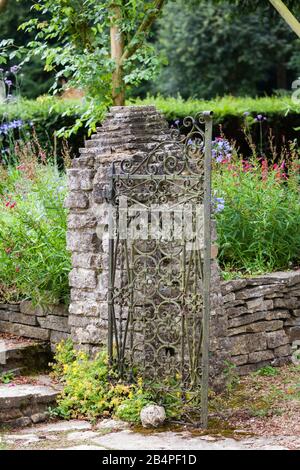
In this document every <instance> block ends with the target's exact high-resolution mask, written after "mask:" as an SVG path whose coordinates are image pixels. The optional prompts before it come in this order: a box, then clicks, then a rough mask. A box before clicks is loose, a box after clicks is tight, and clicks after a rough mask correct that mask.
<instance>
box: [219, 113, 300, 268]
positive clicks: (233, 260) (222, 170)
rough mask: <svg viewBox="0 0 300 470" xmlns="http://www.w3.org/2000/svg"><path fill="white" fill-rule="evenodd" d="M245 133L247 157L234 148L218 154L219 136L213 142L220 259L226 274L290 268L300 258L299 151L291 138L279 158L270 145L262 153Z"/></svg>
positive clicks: (221, 140)
mask: <svg viewBox="0 0 300 470" xmlns="http://www.w3.org/2000/svg"><path fill="white" fill-rule="evenodd" d="M259 119H263V118H262V117H260V116H259ZM247 136H248V137H247V138H248V140H249V145H250V147H251V149H252V156H251V158H250V159H248V160H245V159H243V157H242V156H240V155H238V152H237V150H236V149H235V148H234V147H233V148H232V149H231V152H230V151H228V149H227V154H226V155H225V154H223V156H222V151H223V150H222V149H223V148H226V145H224V137H220V138H219V139H217V140H216V141H215V142H214V156H215V168H214V188H215V191H216V195H217V196H218V197H219V198H222V201H223V203H222V204H221V210H220V211H219V212H217V214H216V219H217V229H218V237H219V246H220V252H219V261H220V264H221V266H222V268H223V270H224V271H225V272H226V276H227V277H228V276H229V277H231V276H235V275H236V274H235V273H236V272H239V274H242V275H251V274H259V273H264V272H271V271H276V270H281V269H290V268H292V267H293V266H297V265H298V263H299V261H300V200H299V167H300V165H299V152H298V150H297V148H296V146H295V144H294V143H291V142H290V143H289V144H288V145H287V147H286V148H285V150H284V151H283V152H282V154H281V156H277V153H276V149H274V155H273V157H272V156H269V157H267V156H266V155H265V154H262V153H261V152H260V149H258V148H257V147H256V146H255V145H254V144H253V142H252V141H251V136H250V135H249V133H247ZM270 140H271V141H272V138H271V137H270ZM270 145H272V142H270ZM275 158H277V160H275Z"/></svg>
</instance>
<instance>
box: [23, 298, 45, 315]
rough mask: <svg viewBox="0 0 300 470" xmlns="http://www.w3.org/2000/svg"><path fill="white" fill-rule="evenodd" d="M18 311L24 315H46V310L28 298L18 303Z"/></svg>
mask: <svg viewBox="0 0 300 470" xmlns="http://www.w3.org/2000/svg"><path fill="white" fill-rule="evenodd" d="M20 312H21V313H23V314H24V315H34V316H36V317H43V316H45V315H46V311H45V309H44V308H43V307H40V306H37V305H33V303H32V302H31V301H30V300H23V301H22V302H21V303H20Z"/></svg>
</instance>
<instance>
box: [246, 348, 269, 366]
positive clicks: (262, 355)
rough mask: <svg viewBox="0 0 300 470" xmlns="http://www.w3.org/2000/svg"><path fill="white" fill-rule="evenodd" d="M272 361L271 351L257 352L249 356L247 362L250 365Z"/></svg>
mask: <svg viewBox="0 0 300 470" xmlns="http://www.w3.org/2000/svg"><path fill="white" fill-rule="evenodd" d="M272 359H274V353H273V351H269V350H266V351H257V352H253V353H250V354H249V357H248V361H249V363H250V364H255V363H257V362H262V361H270V360H272Z"/></svg>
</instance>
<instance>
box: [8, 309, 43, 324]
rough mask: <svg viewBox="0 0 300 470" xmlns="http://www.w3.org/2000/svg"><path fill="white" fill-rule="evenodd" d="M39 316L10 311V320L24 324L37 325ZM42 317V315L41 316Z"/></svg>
mask: <svg viewBox="0 0 300 470" xmlns="http://www.w3.org/2000/svg"><path fill="white" fill-rule="evenodd" d="M37 318H38V317H37V316H35V315H25V314H24V313H18V312H10V316H9V321H10V322H12V323H21V324H22V325H32V326H35V325H37V324H38V323H37ZM41 318H42V317H41Z"/></svg>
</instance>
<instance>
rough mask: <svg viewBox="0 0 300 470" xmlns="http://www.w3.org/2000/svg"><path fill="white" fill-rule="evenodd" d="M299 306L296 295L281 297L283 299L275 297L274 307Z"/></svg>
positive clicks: (291, 307) (292, 307) (289, 307)
mask: <svg viewBox="0 0 300 470" xmlns="http://www.w3.org/2000/svg"><path fill="white" fill-rule="evenodd" d="M296 307H297V298H296V297H289V298H286V297H285V298H281V299H274V308H287V309H290V310H292V309H294V308H296Z"/></svg>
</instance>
